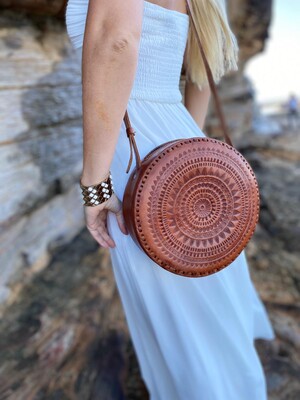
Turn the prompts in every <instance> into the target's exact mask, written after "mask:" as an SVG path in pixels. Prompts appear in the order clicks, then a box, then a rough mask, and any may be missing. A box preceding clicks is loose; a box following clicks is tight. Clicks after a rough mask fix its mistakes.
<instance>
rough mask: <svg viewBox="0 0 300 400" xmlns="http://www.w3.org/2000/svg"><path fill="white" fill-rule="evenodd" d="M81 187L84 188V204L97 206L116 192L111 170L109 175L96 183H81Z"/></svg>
mask: <svg viewBox="0 0 300 400" xmlns="http://www.w3.org/2000/svg"><path fill="white" fill-rule="evenodd" d="M80 187H81V189H82V195H83V200H84V203H83V205H84V206H90V207H95V206H98V205H99V204H101V203H104V202H105V201H106V200H108V199H109V198H110V196H111V195H112V194H113V193H114V187H113V181H112V176H111V172H110V171H109V174H108V177H107V178H106V179H105V180H103V181H101V182H99V183H96V184H94V185H89V186H85V185H83V184H82V183H81V180H80Z"/></svg>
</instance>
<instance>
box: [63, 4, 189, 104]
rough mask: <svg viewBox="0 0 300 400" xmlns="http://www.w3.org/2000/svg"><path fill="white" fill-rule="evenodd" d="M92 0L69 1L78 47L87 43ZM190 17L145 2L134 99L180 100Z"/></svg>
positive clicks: (68, 19)
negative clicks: (89, 10)
mask: <svg viewBox="0 0 300 400" xmlns="http://www.w3.org/2000/svg"><path fill="white" fill-rule="evenodd" d="M87 9H88V0H69V1H68V4H67V9H66V25H67V31H68V35H69V37H70V40H71V42H72V44H73V47H74V48H80V47H82V44H83V34H84V28H85V21H86V15H87ZM188 27H189V17H188V15H186V14H183V13H180V12H178V11H173V10H168V9H166V8H164V7H161V6H158V5H156V4H153V3H149V2H147V1H144V14H143V22H142V34H141V41H140V48H139V56H138V63H137V71H136V75H135V80H134V84H133V88H132V91H131V94H130V98H132V99H141V100H149V101H156V102H171V103H173V102H179V101H181V99H182V96H181V92H180V90H179V82H180V73H181V68H182V63H183V56H184V50H185V46H186V41H187V35H188Z"/></svg>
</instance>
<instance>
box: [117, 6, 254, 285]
mask: <svg viewBox="0 0 300 400" xmlns="http://www.w3.org/2000/svg"><path fill="white" fill-rule="evenodd" d="M186 3H187V11H188V13H189V15H190V18H191V23H192V27H193V28H194V30H195V33H196V38H197V42H198V44H199V49H200V52H201V55H202V57H203V61H204V64H205V68H206V72H207V76H208V81H209V84H210V89H211V92H212V94H213V97H214V100H215V106H216V111H217V113H218V116H219V119H220V123H221V126H222V131H223V134H224V139H225V142H223V141H221V140H218V139H213V138H208V137H191V138H182V139H176V140H172V141H169V142H166V143H163V144H161V145H160V146H158V147H156V148H155V149H153V150H152V151H151V152H150V153H148V154H147V155H146V156H145V157H144V159H143V160H141V158H140V155H139V152H138V148H137V145H136V142H135V139H134V135H135V131H134V129H133V127H132V126H131V123H130V119H129V116H128V112H127V111H126V113H125V116H124V123H125V126H126V132H127V136H128V139H129V143H130V160H129V164H128V168H127V171H126V172H127V173H128V171H129V169H130V165H131V162H132V158H133V157H132V154H133V151H134V153H135V158H136V166H135V167H134V169H133V171H132V172H131V174H130V176H129V179H128V182H127V185H126V188H125V191H124V196H123V214H124V218H125V223H126V226H127V229H128V231H129V233H130V235H131V237H132V238H133V240H134V241H135V243H136V244H137V245H138V246H139V247H140V248H141V249H142V250H143V251H144V252H145V253H146V254H147V255H148V256H149V257H150V258H151V259H152V260H153V261H154V262H155V263H156V264H158V265H159V266H161V267H162V268H164V269H166V270H167V271H170V272H172V273H174V274H178V275H183V276H186V277H201V276H207V275H210V274H213V273H216V272H218V271H220V270H221V269H223V268H225V267H226V266H228V265H229V264H231V263H232V262H233V261H234V260H235V259H236V258H237V256H238V255H239V254H240V253H241V252H242V250H243V249H244V248H245V246H246V245H247V243H248V242H249V240H250V238H251V237H252V235H253V233H254V230H255V227H256V224H257V222H258V218H259V208H260V201H259V189H258V184H257V181H256V178H255V175H254V172H253V170H252V168H251V166H250V165H249V163H248V162H247V160H246V159H245V158H244V157H243V155H242V154H241V153H240V152H239V151H237V150H236V149H235V148H234V147H233V145H232V143H231V140H230V138H229V136H228V132H227V127H226V123H225V118H224V115H223V111H222V108H221V104H220V100H219V98H218V94H217V91H216V86H215V84H214V80H213V77H212V73H211V70H210V67H209V65H208V62H207V59H206V57H205V54H204V51H203V48H202V45H201V42H200V39H199V35H198V33H197V30H196V26H195V22H194V16H193V12H192V9H191V6H190V2H189V1H188V0H186Z"/></svg>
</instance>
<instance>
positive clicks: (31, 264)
mask: <svg viewBox="0 0 300 400" xmlns="http://www.w3.org/2000/svg"><path fill="white" fill-rule="evenodd" d="M0 26H1V30H0V63H1V69H0V120H1V137H0V153H1V154H0V160H1V161H0V163H1V168H0V180H1V187H0V202H1V213H0V223H1V230H0V243H1V245H0V246H1V249H0V251H1V255H0V264H1V273H0V282H1V283H0V302H4V301H8V300H9V299H10V296H13V297H14V291H15V290H17V288H18V284H19V282H22V283H24V282H25V281H26V280H27V278H29V279H30V277H31V275H32V274H33V273H35V272H36V271H37V270H40V269H41V268H43V267H45V266H46V265H47V264H48V262H49V250H50V249H51V248H52V249H53V248H54V247H55V246H56V245H57V244H61V243H62V242H65V243H66V242H68V241H70V240H71V239H72V238H73V237H74V235H75V234H76V233H78V231H79V230H80V229H81V228H82V226H83V213H82V207H81V203H80V196H79V189H78V185H77V184H76V183H77V179H78V175H79V173H80V170H81V157H82V149H81V147H82V137H81V136H82V134H81V101H80V94H81V86H80V79H81V78H80V75H79V66H78V60H76V58H75V55H74V53H73V51H72V50H71V48H70V43H69V40H68V38H67V36H66V34H65V28H64V25H63V23H62V22H61V21H59V20H56V19H51V18H37V17H29V16H25V15H23V14H17V13H11V12H7V11H6V12H3V13H2V14H1V17H0ZM10 289H11V290H10ZM11 299H12V298H11Z"/></svg>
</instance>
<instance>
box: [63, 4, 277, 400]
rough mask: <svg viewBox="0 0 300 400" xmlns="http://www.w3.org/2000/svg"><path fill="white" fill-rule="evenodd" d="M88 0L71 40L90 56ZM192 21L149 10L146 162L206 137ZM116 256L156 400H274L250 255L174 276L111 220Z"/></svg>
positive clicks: (71, 28)
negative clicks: (190, 45) (185, 77)
mask: <svg viewBox="0 0 300 400" xmlns="http://www.w3.org/2000/svg"><path fill="white" fill-rule="evenodd" d="M87 7H88V0H69V2H68V7H67V11H66V23H67V31H68V34H69V37H70V39H71V41H72V44H73V46H74V48H75V49H76V51H77V52H78V53H79V56H80V55H81V50H82V42H83V32H84V27H85V20H86V12H87ZM188 28H189V17H188V15H186V14H183V13H180V12H177V11H173V10H168V9H165V8H163V7H161V6H158V5H155V4H152V3H149V2H146V1H145V2H144V14H143V28H142V37H141V42H140V49H139V58H138V66H137V73H136V77H135V82H134V85H133V88H132V91H131V95H130V99H129V103H128V108H127V109H128V113H129V116H130V119H131V122H132V125H133V126H134V128H135V130H136V141H137V145H138V148H139V151H140V155H141V157H144V156H145V155H146V154H147V153H148V152H149V151H150V150H151V149H153V148H154V147H155V146H158V145H159V144H161V143H163V142H165V141H169V140H172V139H175V138H182V137H192V136H204V133H203V132H202V131H201V130H200V128H199V127H198V126H197V124H196V122H195V121H194V120H193V118H192V116H191V114H190V113H189V112H188V110H187V109H186V108H185V106H184V105H183V103H182V102H181V100H182V96H181V92H180V90H179V80H180V72H181V68H182V63H183V55H184V50H185V46H186V42H187V34H188ZM128 159H129V143H128V139H127V136H126V133H125V126H124V123H122V128H121V131H120V135H119V140H118V143H117V146H116V151H115V154H114V158H113V161H112V165H111V172H112V176H113V179H114V186H115V192H116V194H117V196H118V197H119V199H122V198H123V192H124V189H125V186H126V182H127V179H128V176H129V174H130V172H131V171H132V169H133V167H134V162H133V164H132V166H131V170H130V172H129V174H126V172H125V170H126V167H127V162H128ZM108 229H109V231H110V233H111V235H112V237H113V239H114V240H115V242H116V247H115V248H113V249H110V254H111V259H112V265H113V271H114V275H115V279H116V282H117V287H118V290H119V293H120V297H121V300H122V304H123V308H124V311H125V315H126V319H127V322H128V326H129V329H130V333H131V337H132V341H133V344H134V348H135V351H136V355H137V358H138V362H139V365H140V369H141V374H142V377H143V379H144V381H145V383H146V386H147V388H148V390H149V393H150V396H151V399H152V400H265V399H266V398H267V394H266V382H265V376H264V373H263V369H262V366H261V363H260V360H259V357H258V355H257V352H256V350H255V347H254V338H264V339H273V338H274V337H275V335H274V331H273V328H272V326H271V324H270V321H269V319H268V316H267V314H266V310H265V308H264V305H263V303H262V302H261V299H260V298H259V297H258V294H257V292H256V290H255V288H254V286H253V283H252V281H251V279H250V276H249V270H248V265H247V261H246V258H245V254H244V252H242V253H241V254H240V256H239V257H238V258H237V259H236V260H235V261H234V262H233V263H232V264H231V265H230V266H228V267H227V268H225V269H224V270H222V271H220V272H218V273H216V274H213V275H210V276H207V277H201V278H187V277H182V276H177V275H174V274H172V273H169V272H167V271H165V270H164V269H162V268H161V267H159V266H158V265H157V264H156V263H154V262H153V261H152V260H151V259H150V258H148V257H147V255H145V254H144V253H143V251H142V250H140V249H139V248H138V247H137V245H136V244H135V243H134V242H133V240H132V239H131V237H130V236H129V235H128V236H126V235H124V234H123V233H121V231H120V230H119V228H118V225H117V222H116V218H115V216H114V214H112V213H111V212H109V214H108Z"/></svg>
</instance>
